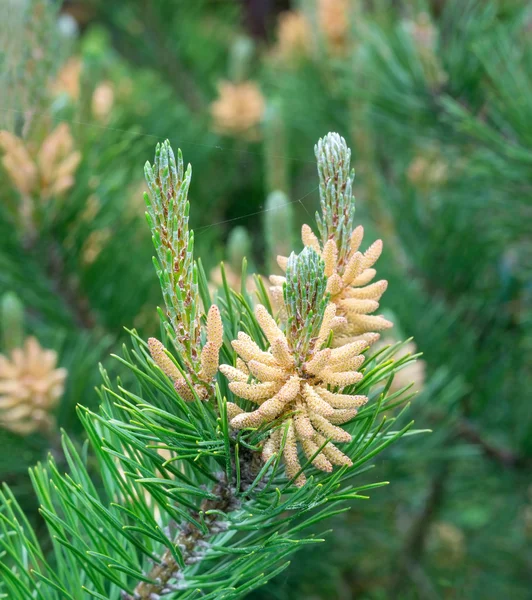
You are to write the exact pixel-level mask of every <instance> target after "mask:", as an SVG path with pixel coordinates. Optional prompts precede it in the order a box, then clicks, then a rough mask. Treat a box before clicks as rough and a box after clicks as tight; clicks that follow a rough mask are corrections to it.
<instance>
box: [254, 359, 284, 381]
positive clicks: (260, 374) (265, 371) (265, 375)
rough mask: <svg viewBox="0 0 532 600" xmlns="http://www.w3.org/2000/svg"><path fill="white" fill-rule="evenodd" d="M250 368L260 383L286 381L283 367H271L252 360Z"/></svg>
mask: <svg viewBox="0 0 532 600" xmlns="http://www.w3.org/2000/svg"><path fill="white" fill-rule="evenodd" d="M248 368H249V370H250V372H251V374H252V375H253V376H254V377H256V378H257V379H258V380H259V381H263V382H264V381H283V380H284V379H286V372H285V371H284V370H283V369H282V368H281V367H270V366H269V365H265V364H264V363H261V362H259V361H257V360H250V361H249V363H248Z"/></svg>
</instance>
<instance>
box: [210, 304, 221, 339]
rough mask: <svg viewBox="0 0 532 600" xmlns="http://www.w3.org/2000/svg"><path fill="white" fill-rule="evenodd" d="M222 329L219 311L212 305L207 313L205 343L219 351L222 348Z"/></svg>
mask: <svg viewBox="0 0 532 600" xmlns="http://www.w3.org/2000/svg"><path fill="white" fill-rule="evenodd" d="M223 337H224V329H223V324H222V317H221V315H220V309H219V308H218V307H217V306H216V304H213V305H212V306H211V307H210V308H209V312H208V313H207V341H208V342H212V343H213V344H214V346H215V347H216V348H218V349H220V348H221V347H222V346H223Z"/></svg>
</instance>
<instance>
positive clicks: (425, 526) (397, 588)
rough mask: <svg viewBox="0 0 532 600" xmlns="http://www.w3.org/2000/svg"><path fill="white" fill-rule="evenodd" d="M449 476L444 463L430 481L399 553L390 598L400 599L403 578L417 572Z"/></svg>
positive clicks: (446, 464) (447, 467)
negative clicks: (422, 503) (424, 497)
mask: <svg viewBox="0 0 532 600" xmlns="http://www.w3.org/2000/svg"><path fill="white" fill-rule="evenodd" d="M448 475H449V464H448V463H444V464H443V465H442V467H441V468H440V471H439V473H437V475H436V476H435V477H434V479H433V480H432V484H431V486H430V489H429V492H428V494H427V498H426V500H425V504H424V505H423V508H422V510H421V511H420V512H419V514H418V515H417V517H416V518H415V519H414V521H413V523H412V526H411V527H410V530H409V532H408V534H407V536H406V542H405V545H404V548H403V551H402V552H401V556H402V559H401V561H400V564H399V566H398V568H397V574H396V576H395V577H394V580H393V585H392V590H393V591H392V593H391V597H392V598H400V597H401V592H402V588H403V584H404V577H405V576H410V574H411V573H413V572H417V571H416V569H415V567H416V565H417V564H418V563H419V559H420V558H421V556H422V554H423V550H424V548H425V541H426V538H427V534H428V531H429V528H430V525H431V523H432V521H433V520H434V517H435V516H436V514H437V512H438V510H439V508H440V506H441V504H442V502H443V498H444V496H445V486H446V483H447V478H448Z"/></svg>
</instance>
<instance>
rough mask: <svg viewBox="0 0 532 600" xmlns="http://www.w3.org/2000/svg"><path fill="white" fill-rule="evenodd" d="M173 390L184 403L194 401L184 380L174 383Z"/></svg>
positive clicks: (191, 392) (192, 393) (192, 394)
mask: <svg viewBox="0 0 532 600" xmlns="http://www.w3.org/2000/svg"><path fill="white" fill-rule="evenodd" d="M174 389H175V391H176V392H177V393H178V394H179V396H180V397H181V398H182V399H183V400H185V402H192V401H193V400H195V396H194V392H193V391H192V390H191V389H190V386H189V385H188V383H187V382H186V381H185V380H184V379H178V380H176V381H174Z"/></svg>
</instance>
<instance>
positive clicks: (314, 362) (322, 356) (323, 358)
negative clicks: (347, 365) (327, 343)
mask: <svg viewBox="0 0 532 600" xmlns="http://www.w3.org/2000/svg"><path fill="white" fill-rule="evenodd" d="M330 358H331V349H330V348H325V349H324V350H320V351H319V352H316V354H315V355H314V356H313V357H312V359H311V360H309V361H308V362H307V363H305V364H304V369H305V371H306V372H307V373H310V374H311V375H318V374H319V373H320V371H322V370H323V369H324V368H325V367H326V366H327V364H328V362H329V360H330Z"/></svg>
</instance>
